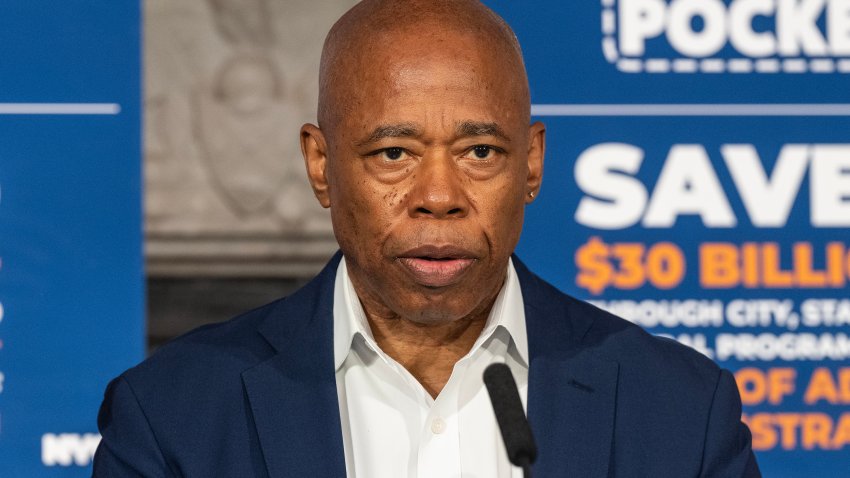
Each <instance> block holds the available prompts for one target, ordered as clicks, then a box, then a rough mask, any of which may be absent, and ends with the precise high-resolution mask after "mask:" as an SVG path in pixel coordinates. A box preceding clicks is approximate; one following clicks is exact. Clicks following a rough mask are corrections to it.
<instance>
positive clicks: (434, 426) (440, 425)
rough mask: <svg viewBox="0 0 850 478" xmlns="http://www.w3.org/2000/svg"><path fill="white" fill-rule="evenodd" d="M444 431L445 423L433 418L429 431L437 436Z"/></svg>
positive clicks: (440, 419)
mask: <svg viewBox="0 0 850 478" xmlns="http://www.w3.org/2000/svg"><path fill="white" fill-rule="evenodd" d="M445 430H446V422H445V421H443V419H442V418H435V419H434V420H433V421H432V422H431V431H432V432H433V433H435V434H437V435H439V434H440V433H443V432H444V431H445Z"/></svg>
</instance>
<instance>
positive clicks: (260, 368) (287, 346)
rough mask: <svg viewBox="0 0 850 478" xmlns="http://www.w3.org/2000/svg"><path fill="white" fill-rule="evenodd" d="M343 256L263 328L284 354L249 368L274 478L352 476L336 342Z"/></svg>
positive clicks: (247, 381) (248, 388)
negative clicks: (337, 281)
mask: <svg viewBox="0 0 850 478" xmlns="http://www.w3.org/2000/svg"><path fill="white" fill-rule="evenodd" d="M340 257H341V254H340V253H337V254H336V255H335V256H334V257H333V259H331V261H330V262H329V263H328V265H327V266H326V267H325V268H324V270H323V271H322V272H321V273H320V274H319V275H318V276H317V277H316V278H315V279H313V280H312V281H311V282H310V283H309V284H307V285H306V286H304V287H303V288H302V289H300V290H299V291H298V292H296V293H295V294H294V295H292V296H291V297H288V298H286V299H284V300H283V301H282V302H280V303H279V305H278V306H277V307H276V308H275V309H274V310H273V311H272V312H271V313H270V314H269V316H268V317H267V318H266V320H265V321H264V322H263V323H262V324H261V325H260V327H259V332H260V334H262V335H263V337H265V339H266V340H267V341H268V342H269V344H271V345H272V347H274V348H275V350H276V351H277V354H276V355H274V356H272V357H271V358H270V359H268V360H266V361H264V362H261V363H259V364H258V365H256V366H254V367H252V368H250V369H248V370H246V371H244V372H243V373H242V383H243V384H244V386H245V392H246V395H247V398H248V401H249V402H250V406H251V414H252V417H251V418H252V419H253V420H252V421H253V422H254V424H255V425H256V429H257V435H258V437H259V441H260V446H261V448H262V450H263V457H264V459H265V462H266V467H267V471H268V474H269V476H270V477H272V478H278V477H283V476H316V477H337V476H345V456H344V450H343V444H342V434H341V430H342V429H341V426H340V419H339V403H338V401H337V393H336V377H335V375H334V367H333V343H332V342H333V337H332V336H333V328H332V327H333V317H332V314H333V280H334V276H335V271H336V266H337V265H338V264H339V260H340Z"/></svg>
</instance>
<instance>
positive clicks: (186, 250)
mask: <svg viewBox="0 0 850 478" xmlns="http://www.w3.org/2000/svg"><path fill="white" fill-rule="evenodd" d="M354 3H356V2H355V1H354V0H333V1H330V0H325V1H321V2H315V1H313V0H180V1H174V0H146V2H145V23H144V25H145V26H144V29H145V31H144V38H145V138H144V151H145V155H144V157H145V164H144V177H145V189H146V191H145V236H146V250H145V254H146V258H147V265H148V268H147V270H148V274H149V275H151V276H154V277H171V276H175V277H189V276H192V277H204V276H211V277H234V276H235V277H278V276H281V277H293V276H309V275H312V274H314V273H315V272H316V271H317V270H318V269H319V267H321V265H322V264H323V263H324V262H325V260H326V259H327V258H328V257H329V256H330V254H331V253H332V252H333V251H334V250H335V249H336V242H335V241H334V239H333V234H332V230H331V225H330V216H329V214H328V213H327V211H325V210H323V209H322V208H321V207H320V206H319V205H318V203H317V202H316V200H315V198H314V197H313V194H312V192H311V190H310V188H309V185H308V183H307V178H306V173H305V172H304V166H303V160H302V159H301V152H300V147H299V144H298V137H299V134H298V130H299V128H300V126H301V125H302V124H303V123H305V122H314V121H315V110H316V102H317V97H318V68H319V56H320V53H321V48H322V42H323V40H324V36H325V34H326V32H327V31H328V29H329V28H330V26H331V25H332V24H333V22H334V21H335V20H336V18H338V17H339V16H340V15H341V14H342V13H343V12H345V11H346V10H347V9H348V8H350V7H351V5H353V4H354Z"/></svg>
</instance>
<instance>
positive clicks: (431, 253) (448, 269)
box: [398, 245, 475, 287]
mask: <svg viewBox="0 0 850 478" xmlns="http://www.w3.org/2000/svg"><path fill="white" fill-rule="evenodd" d="M398 261H399V263H400V264H401V265H402V266H403V267H404V269H405V270H406V271H407V272H408V273H409V274H410V275H411V276H412V277H413V280H414V281H416V283H418V284H420V285H423V286H425V287H445V286H448V285H452V284H455V283H457V282H458V281H460V279H461V278H462V277H463V275H464V274H465V273H466V271H467V270H469V267H470V266H471V265H472V264H473V263H474V262H475V256H474V255H473V254H472V253H471V252H469V251H467V250H465V249H462V248H459V247H456V246H431V245H429V246H420V247H417V248H414V249H411V250H409V251H406V252H404V253H402V254H401V255H399V257H398Z"/></svg>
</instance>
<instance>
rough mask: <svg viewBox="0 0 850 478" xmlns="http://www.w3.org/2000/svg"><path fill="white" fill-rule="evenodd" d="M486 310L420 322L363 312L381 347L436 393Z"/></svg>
mask: <svg viewBox="0 0 850 478" xmlns="http://www.w3.org/2000/svg"><path fill="white" fill-rule="evenodd" d="M491 308H492V303H491V304H490V306H489V307H487V308H486V310H484V311H482V312H479V313H477V314H474V315H472V316H469V317H464V318H462V319H459V320H454V321H451V322H448V323H442V324H428V325H423V324H419V323H415V322H412V321H410V320H406V319H404V318H399V317H394V318H382V317H379V316H377V315H374V316H373V315H372V314H369V312H368V311H366V315H367V317H368V320H369V325H370V327H371V328H372V335H373V336H374V337H375V341H376V342H377V344H378V346H379V347H380V348H381V350H383V351H384V353H386V354H387V355H389V356H390V357H392V358H393V360H395V361H396V362H398V363H400V364H401V365H402V366H403V367H404V368H405V369H407V371H408V372H410V374H411V375H413V376H414V377H415V378H416V379H417V380H418V381H419V383H421V384H422V386H423V387H424V388H425V390H427V391H428V393H429V394H431V396H432V397H436V396H437V395H439V394H440V391H442V390H443V388H444V387H445V386H446V383H447V382H448V381H449V377H451V374H452V370H453V368H454V365H455V363H457V361H458V360H460V359H461V358H463V357H464V356H465V355H466V354H468V353H469V351H470V350H471V349H472V346H473V345H474V344H475V341H476V340H477V339H478V337H479V336H480V335H481V331H482V330H484V325H485V324H486V322H487V317H488V316H489V314H490V309H491Z"/></svg>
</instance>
